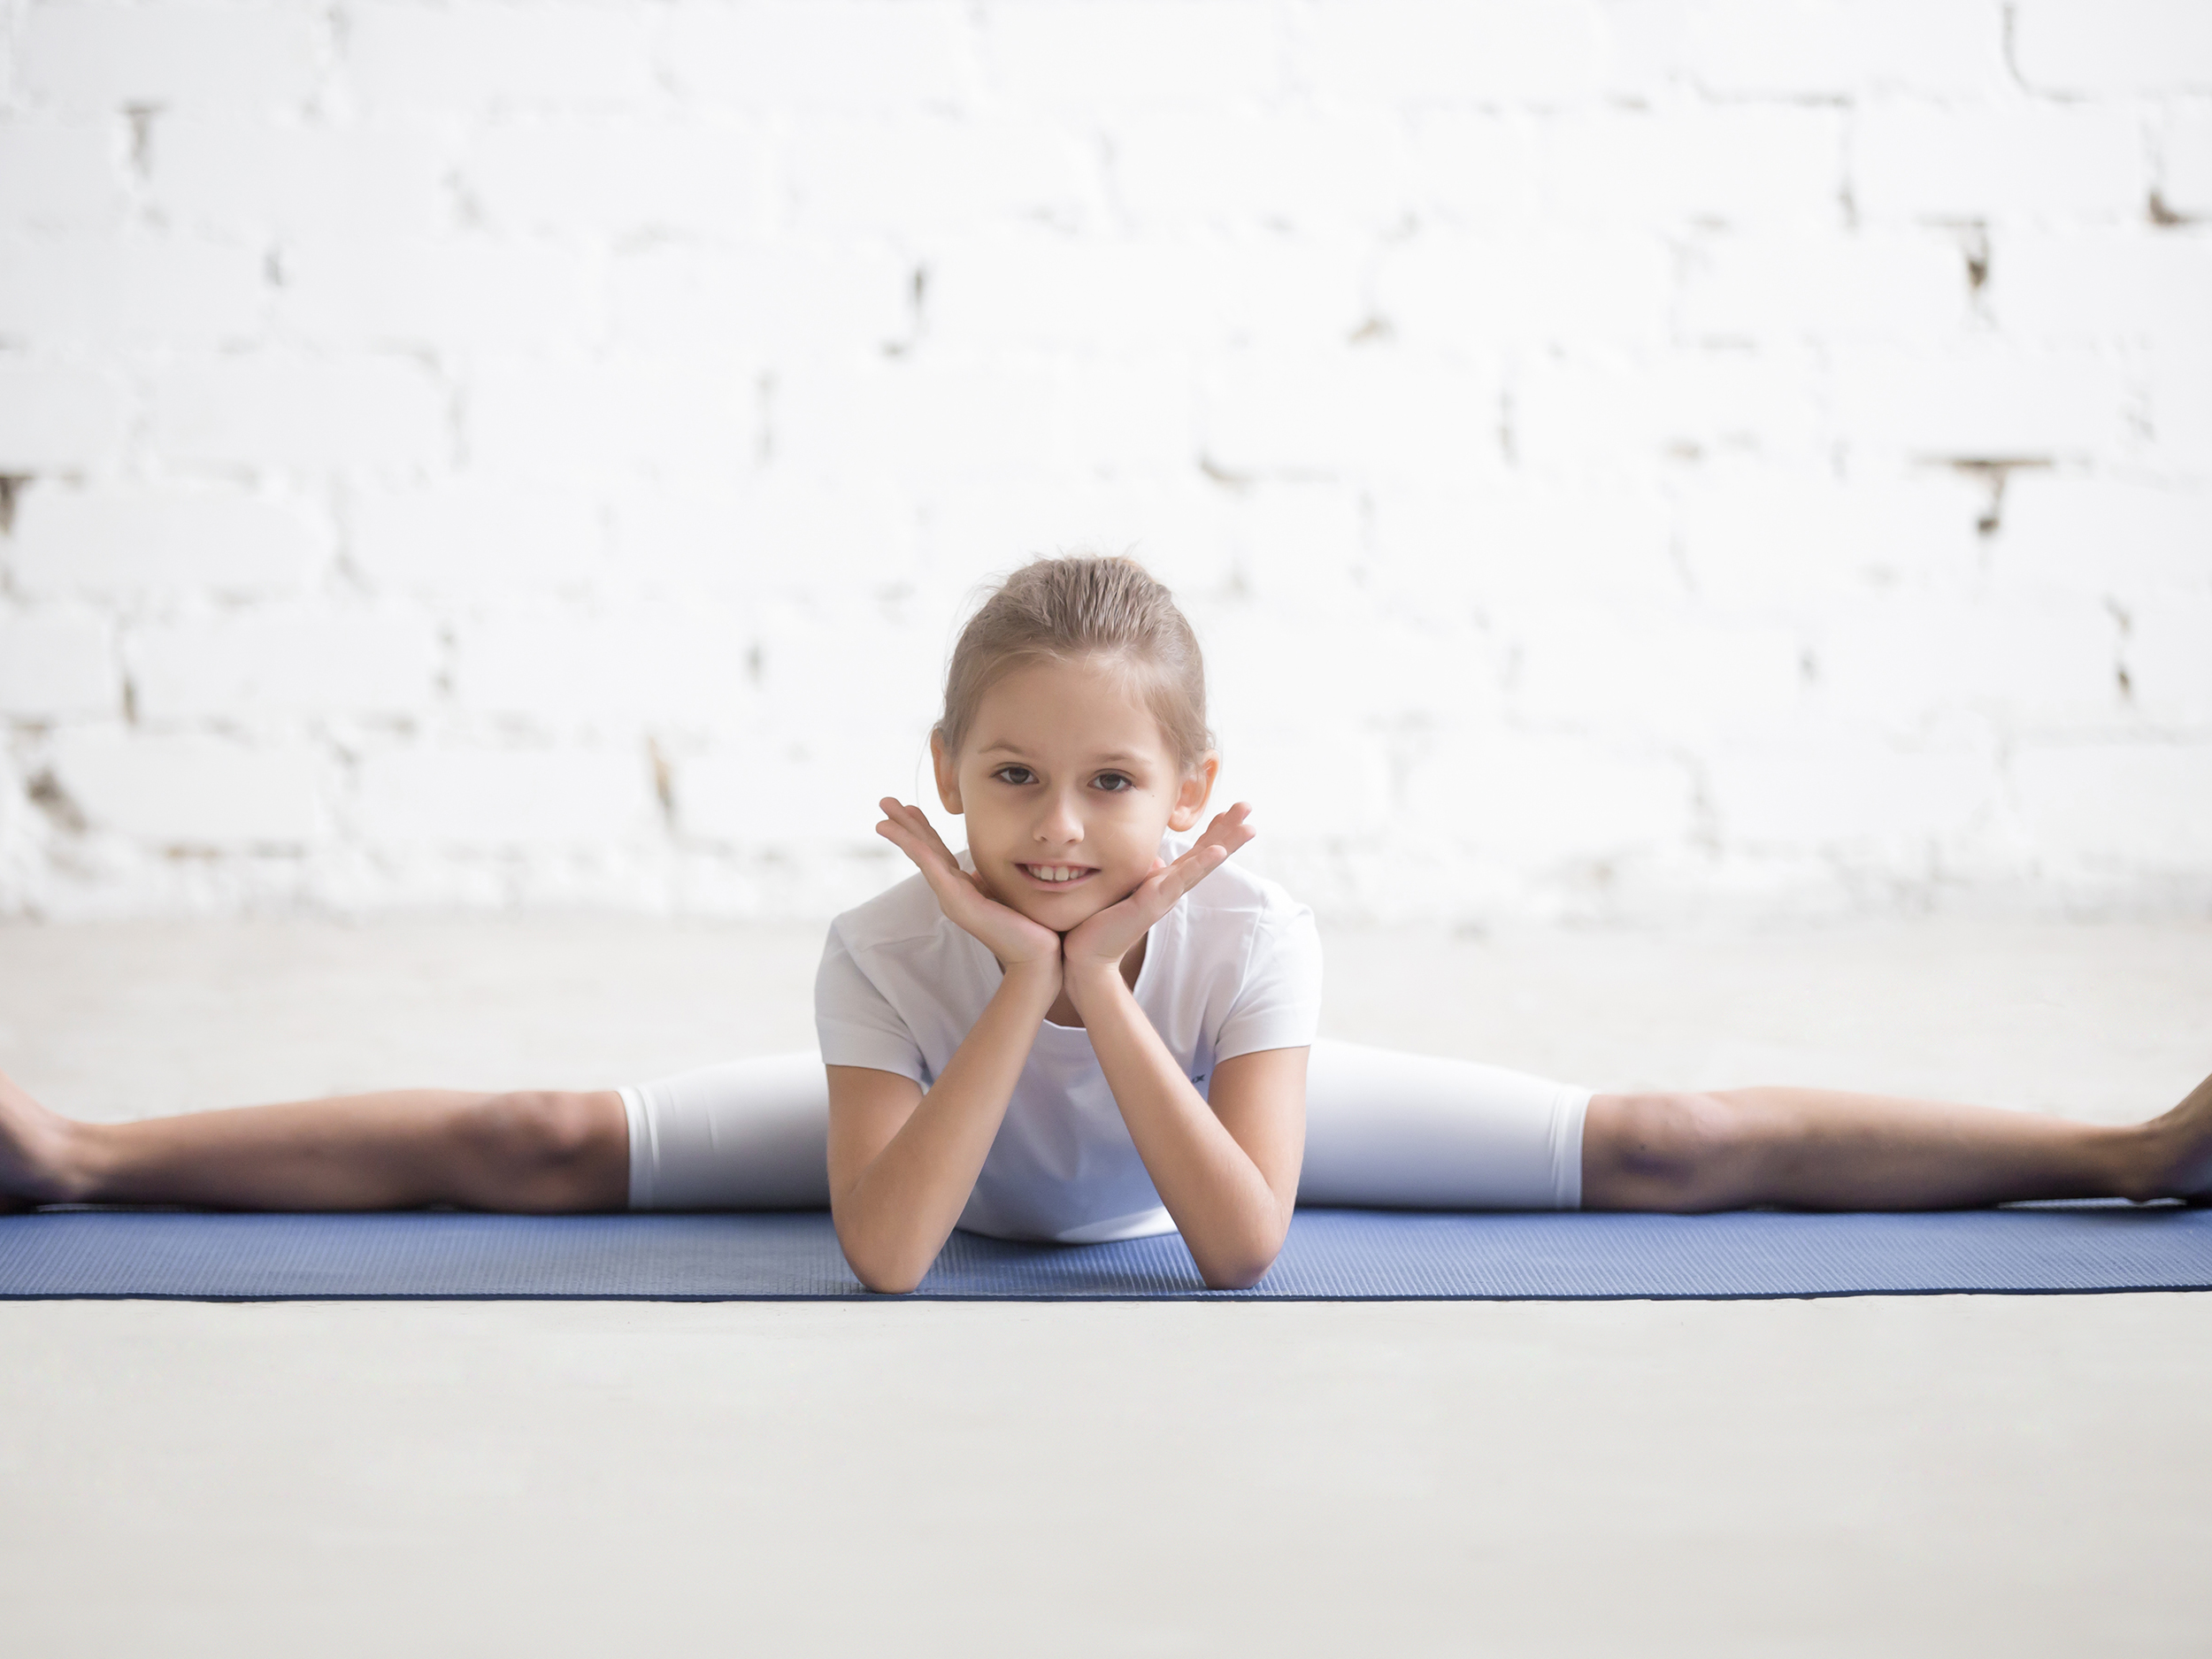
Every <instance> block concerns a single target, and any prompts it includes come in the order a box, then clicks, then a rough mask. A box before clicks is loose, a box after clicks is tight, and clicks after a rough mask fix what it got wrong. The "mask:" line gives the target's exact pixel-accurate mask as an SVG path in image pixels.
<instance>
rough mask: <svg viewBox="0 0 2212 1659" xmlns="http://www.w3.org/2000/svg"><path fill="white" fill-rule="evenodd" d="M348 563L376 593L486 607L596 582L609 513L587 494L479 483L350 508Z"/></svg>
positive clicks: (378, 498) (386, 495)
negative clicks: (490, 603) (505, 599)
mask: <svg viewBox="0 0 2212 1659" xmlns="http://www.w3.org/2000/svg"><path fill="white" fill-rule="evenodd" d="M347 516H348V526H349V530H350V533H351V534H350V536H349V563H350V564H351V565H353V567H354V568H355V569H356V570H357V571H358V572H360V573H361V575H362V576H363V577H364V578H365V580H367V581H368V582H369V583H370V585H371V586H372V587H373V588H379V589H381V590H386V591H398V592H407V593H417V594H427V595H449V596H457V597H466V598H470V599H474V600H477V601H479V602H483V601H497V600H500V599H501V598H503V597H511V596H512V595H517V594H521V593H528V592H532V591H534V590H541V589H546V588H555V589H559V588H579V587H581V586H583V585H585V584H587V583H588V582H590V581H591V580H593V578H594V577H595V575H597V574H599V573H600V572H601V568H602V566H603V562H604V561H603V552H604V542H605V526H604V523H603V518H604V513H603V509H602V507H601V505H600V503H598V502H597V501H596V500H595V498H594V497H593V496H591V495H589V494H587V493H580V492H575V491H566V490H561V489H557V488H530V487H526V486H519V485H500V484H495V483H490V482H486V481H481V480H471V481H469V482H465V483H458V484H453V485H449V486H446V487H443V488H435V489H422V490H408V491H404V492H398V491H392V492H388V491H383V490H365V491H364V492H362V493H361V494H360V495H357V496H356V497H354V498H353V500H352V501H351V502H350V503H349V511H348V515H347Z"/></svg>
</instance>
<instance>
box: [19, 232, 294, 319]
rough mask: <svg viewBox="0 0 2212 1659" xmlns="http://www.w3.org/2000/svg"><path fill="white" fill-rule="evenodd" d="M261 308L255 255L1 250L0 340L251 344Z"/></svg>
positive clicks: (170, 245) (185, 245)
mask: <svg viewBox="0 0 2212 1659" xmlns="http://www.w3.org/2000/svg"><path fill="white" fill-rule="evenodd" d="M266 308H267V290H266V288H265V286H264V283H263V280H262V257H261V254H260V251H259V250H257V249H253V248H245V247H239V246H235V245H227V244H224V243H220V242H202V241H199V240H197V239H195V238H189V237H170V236H162V237H150V236H124V237H100V238H98V239H93V238H89V237H86V238H77V237H72V238H69V239H67V240H60V239H56V238H52V237H43V236H42V237H39V238H37V239H35V240H13V241H0V335H12V336H14V337H15V338H17V339H19V340H38V341H41V342H46V341H56V342H91V341H104V340H110V339H120V340H127V341H131V342H143V341H145V340H148V339H154V340H158V341H160V342H164V343H173V344H184V345H195V346H204V345H211V344H214V343H216V342H222V341H230V340H250V339H251V338H252V337H253V336H254V335H255V334H257V333H258V332H259V331H260V329H261V327H262V324H263V316H264V312H265V310H266Z"/></svg>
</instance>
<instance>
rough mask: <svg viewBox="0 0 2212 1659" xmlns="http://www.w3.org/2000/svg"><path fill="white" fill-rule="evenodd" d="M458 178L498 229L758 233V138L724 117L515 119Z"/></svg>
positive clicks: (482, 143) (471, 155)
mask: <svg viewBox="0 0 2212 1659" xmlns="http://www.w3.org/2000/svg"><path fill="white" fill-rule="evenodd" d="M459 177H460V179H461V180H462V184H463V188H464V189H465V192H466V195H467V196H468V198H469V200H470V201H471V202H472V203H473V204H475V206H476V207H477V209H478V210H480V211H481V213H482V214H483V216H484V217H485V218H486V219H488V221H489V222H490V224H491V225H492V227H494V228H495V229H496V230H499V231H502V232H507V233H511V232H515V231H552V232H557V233H559V234H563V235H567V236H584V235H600V236H604V235H627V236H642V235H647V234H656V235H667V234H709V235H738V234H745V233H747V232H749V231H751V230H753V229H755V228H757V226H758V225H759V223H760V220H761V217H762V214H763V212H764V188H765V173H764V161H763V149H762V144H761V141H760V139H759V137H758V135H757V134H755V133H754V132H753V130H752V129H751V128H749V127H744V126H739V125H734V124H733V123H731V122H729V121H726V120H692V121H684V122H676V121H669V120H664V119H646V120H638V119H620V120H618V119H611V118H600V119H594V120H588V121H587V120H574V119H558V120H530V121H520V120H518V121H512V122H508V123H505V124H503V125H501V126H498V127H493V128H490V129H489V130H488V131H486V132H484V133H482V134H480V135H479V136H478V137H477V138H476V140H475V141H474V142H472V143H471V144H470V145H469V147H468V150H467V153H466V155H465V157H464V159H463V161H462V163H461V165H460V169H459Z"/></svg>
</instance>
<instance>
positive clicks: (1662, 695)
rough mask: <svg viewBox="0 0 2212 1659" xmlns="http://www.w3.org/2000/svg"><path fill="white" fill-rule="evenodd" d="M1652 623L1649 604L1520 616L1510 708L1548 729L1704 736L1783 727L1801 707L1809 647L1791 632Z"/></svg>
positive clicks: (1513, 630) (1512, 633)
mask: <svg viewBox="0 0 2212 1659" xmlns="http://www.w3.org/2000/svg"><path fill="white" fill-rule="evenodd" d="M1654 623H1655V616H1654V613H1653V612H1651V611H1648V610H1646V611H1637V612H1634V613H1632V614H1627V615H1623V614H1617V613H1608V612H1604V611H1594V610H1593V609H1592V608H1591V607H1590V606H1589V605H1587V604H1584V605H1579V606H1576V607H1574V608H1572V609H1566V608H1553V609H1548V610H1544V611H1532V612H1528V613H1525V614H1523V615H1521V616H1519V617H1517V618H1515V619H1514V621H1513V623H1512V625H1511V627H1510V629H1509V637H1510V638H1511V641H1512V644H1513V648H1514V651H1515V656H1516V672H1515V674H1514V679H1513V694H1512V699H1511V706H1512V708H1513V710H1514V711H1515V712H1516V713H1517V715H1518V716H1519V717H1520V718H1522V720H1523V721H1524V722H1525V723H1526V724H1528V725H1531V726H1540V727H1544V728H1547V729H1557V728H1562V727H1563V728H1567V729H1570V730H1578V731H1584V732H1593V733H1596V732H1606V731H1613V730H1619V729H1621V728H1623V727H1627V728H1630V729H1635V730H1642V731H1647V732H1650V733H1655V735H1657V736H1660V737H1662V738H1666V739H1673V740H1681V741H1691V742H1704V743H1709V742H1711V741H1713V740H1714V739H1715V738H1716V737H1728V736H1733V735H1736V734H1740V733H1763V732H1773V731H1777V730H1779V729H1780V728H1783V727H1785V726H1788V725H1789V724H1790V723H1791V721H1792V720H1793V718H1795V717H1796V715H1797V714H1798V712H1799V709H1800V706H1801V703H1802V701H1803V692H1804V683H1803V676H1802V674H1801V672H1800V666H1799V665H1800V662H1801V658H1802V657H1803V655H1804V649H1803V647H1802V645H1801V643H1800V641H1799V640H1798V638H1797V636H1796V635H1795V634H1793V632H1791V631H1789V630H1787V629H1784V628H1778V627H1762V626H1737V627H1728V628H1724V627H1713V626H1699V625H1697V624H1695V623H1690V624H1687V625H1686V624H1684V623H1682V622H1673V623H1672V624H1671V626H1654Z"/></svg>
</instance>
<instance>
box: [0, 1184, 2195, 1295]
mask: <svg viewBox="0 0 2212 1659" xmlns="http://www.w3.org/2000/svg"><path fill="white" fill-rule="evenodd" d="M2208 1287H2212V1211H2208V1210H2190V1209H2184V1208H2181V1207H2179V1206H2175V1205H2154V1206H2147V1207H2144V1208H2140V1209H2138V1208H2134V1207H2131V1206H2128V1205H2123V1204H2110V1203H2101V1204H2066V1205H2058V1204H2050V1205H2034V1206H2025V1207H2021V1208H2016V1209H2008V1210H1955V1211H1946V1212H1942V1213H1938V1214H1932V1215H1798V1214H1784V1213H1779V1212H1773V1211H1747V1212H1741V1213H1738V1214H1733V1215H1724V1216H1641V1215H1638V1216H1623V1215H1510V1216H1499V1215H1430V1214H1420V1215H1408V1214H1395V1213H1382V1212H1378V1211H1373V1210H1301V1211H1300V1212H1299V1214H1298V1217H1297V1220H1296V1222H1295V1223H1294V1225H1293V1226H1292V1228H1291V1231H1290V1239H1289V1242H1288V1243H1287V1244H1286V1246H1285V1247H1284V1249H1283V1253H1282V1256H1280V1258H1279V1260H1278V1261H1277V1262H1276V1263H1275V1266H1274V1268H1273V1269H1272V1270H1271V1271H1270V1272H1269V1273H1268V1275H1267V1277H1266V1278H1265V1279H1263V1280H1261V1281H1260V1283H1259V1284H1258V1285H1257V1286H1255V1287H1254V1288H1252V1289H1250V1290H1246V1291H1230V1292H1220V1291H1209V1290H1207V1289H1206V1288H1205V1287H1204V1286H1203V1285H1202V1284H1201V1283H1200V1282H1199V1279H1198V1272H1197V1270H1196V1268H1195V1267H1194V1265H1193V1264H1192V1262H1191V1258H1190V1254H1189V1252H1188V1251H1187V1250H1186V1249H1185V1248H1183V1244H1182V1240H1180V1239H1178V1238H1176V1237H1175V1236H1173V1235H1172V1234H1170V1235H1168V1236H1165V1237H1162V1238H1152V1239H1136V1240H1129V1241H1127V1242H1125V1243H1120V1244H1093V1245H1074V1246H1049V1245H1048V1246H1034V1245H1021V1244H1007V1243H1002V1242H1000V1241H998V1240H992V1239H982V1238H976V1237H973V1236H972V1235H970V1234H968V1233H955V1234H953V1236H952V1240H951V1241H950V1242H949V1244H948V1245H947V1246H946V1247H945V1251H944V1254H943V1255H942V1256H940V1257H939V1259H938V1262H937V1264H936V1266H935V1267H934V1268H933V1270H932V1271H931V1272H930V1275H929V1277H928V1278H927V1279H925V1280H924V1281H923V1283H922V1286H921V1288H920V1290H918V1292H916V1293H915V1294H917V1295H919V1296H924V1297H938V1298H943V1299H949V1300H997V1299H1002V1298H1003V1299H1010V1300H1016V1301H1022V1300H1027V1301H1059V1300H1071V1301H1085V1300H1125V1299H1135V1298H1147V1297H1156V1296H1167V1297H1210V1296H1228V1297H1245V1298H1275V1299H1287V1300H1305V1301H1345V1300H1350V1301H1368V1300H1372V1301H1405V1300H1417V1299H1425V1298H1439V1299H1444V1298H1562V1299H1592V1298H1604V1297H1740V1296H1850V1295H1868V1294H1916V1293H1924V1292H1934V1291H2015V1292H2052V1291H2111V1290H2199V1289H2204V1288H2208ZM867 1294H868V1293H867V1292H866V1291H864V1290H863V1289H862V1288H861V1287H860V1285H859V1283H858V1282H857V1281H856V1280H855V1279H854V1278H853V1276H852V1274H851V1272H850V1271H849V1270H848V1269H847V1268H846V1266H845V1263H844V1259H843V1258H842V1257H841V1256H840V1255H839V1254H838V1249H837V1240H836V1236H835V1235H834V1234H833V1233H832V1232H831V1230H830V1224H829V1218H828V1217H827V1216H826V1215H824V1214H821V1213H819V1212H808V1213H803V1214H787V1215H696V1216H694V1215H643V1216H557V1217H541V1216H480V1215H466V1214H458V1213H454V1212H450V1211H424V1212H417V1213H413V1214H405V1215H231V1214H210V1213H204V1212H197V1211H185V1210H44V1211H40V1212H35V1213H33V1214H29V1215H18V1216H7V1217H0V1298H8V1299H23V1298H38V1297H165V1298H177V1299H184V1300H191V1301H227V1300H238V1301H264V1300H282V1299H288V1298H309V1299H355V1298H363V1299H384V1298H409V1297H427V1298H452V1299H477V1298H496V1299H504V1298H571V1299H615V1300H644V1301H721V1300H754V1299H758V1300H771V1301H776V1300H816V1299H835V1298H839V1297H864V1296H865V1295H867Z"/></svg>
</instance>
